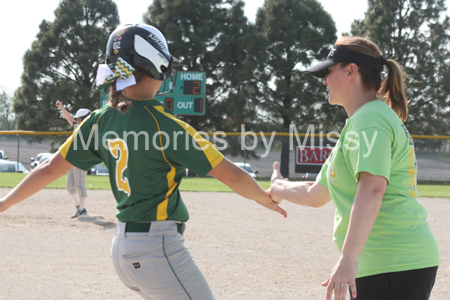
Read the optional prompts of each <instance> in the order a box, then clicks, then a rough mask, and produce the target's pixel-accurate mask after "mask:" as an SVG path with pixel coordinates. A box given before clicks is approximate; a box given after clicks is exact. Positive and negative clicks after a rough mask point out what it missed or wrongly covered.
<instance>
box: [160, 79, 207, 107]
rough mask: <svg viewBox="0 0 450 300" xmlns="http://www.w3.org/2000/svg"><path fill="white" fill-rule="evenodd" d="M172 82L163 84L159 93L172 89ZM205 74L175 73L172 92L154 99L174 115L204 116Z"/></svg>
mask: <svg viewBox="0 0 450 300" xmlns="http://www.w3.org/2000/svg"><path fill="white" fill-rule="evenodd" d="M172 85H173V82H170V81H167V83H166V87H165V89H164V90H162V89H163V88H164V82H163V83H162V85H161V89H160V90H159V93H162V92H165V91H168V90H170V89H171V88H172ZM205 96H206V72H193V71H192V72H190V71H179V72H177V79H176V82H175V87H174V89H173V91H172V92H170V93H169V94H166V95H162V96H156V97H155V99H156V100H158V101H159V102H161V103H162V104H164V105H165V106H166V107H167V108H169V109H170V110H171V111H173V113H174V114H176V115H201V116H203V115H205V102H206V99H205Z"/></svg>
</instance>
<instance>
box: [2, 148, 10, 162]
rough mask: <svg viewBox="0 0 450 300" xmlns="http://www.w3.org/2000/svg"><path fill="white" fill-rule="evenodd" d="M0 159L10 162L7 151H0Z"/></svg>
mask: <svg viewBox="0 0 450 300" xmlns="http://www.w3.org/2000/svg"><path fill="white" fill-rule="evenodd" d="M0 159H2V160H8V159H9V158H8V156H5V151H3V150H0Z"/></svg>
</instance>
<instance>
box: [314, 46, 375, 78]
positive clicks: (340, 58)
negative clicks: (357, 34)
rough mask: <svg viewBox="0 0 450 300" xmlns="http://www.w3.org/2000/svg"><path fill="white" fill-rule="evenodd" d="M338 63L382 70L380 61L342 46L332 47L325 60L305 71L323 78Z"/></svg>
mask: <svg viewBox="0 0 450 300" xmlns="http://www.w3.org/2000/svg"><path fill="white" fill-rule="evenodd" d="M340 62H344V63H355V64H357V65H358V66H360V67H367V68H371V69H375V70H378V71H381V69H382V68H383V65H382V59H381V58H377V57H374V56H370V55H367V54H363V53H361V52H358V51H354V50H350V49H348V48H346V47H342V46H334V47H333V48H332V49H331V51H330V53H329V54H328V56H327V59H326V60H325V61H323V62H320V63H318V64H316V65H314V66H312V67H310V68H309V69H308V70H307V71H308V72H310V73H311V74H313V75H314V76H316V77H319V78H325V76H326V75H327V73H328V68H329V67H332V66H334V65H336V64H338V63H340Z"/></svg>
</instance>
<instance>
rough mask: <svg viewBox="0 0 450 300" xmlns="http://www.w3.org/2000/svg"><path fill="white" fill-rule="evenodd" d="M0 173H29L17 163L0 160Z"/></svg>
mask: <svg viewBox="0 0 450 300" xmlns="http://www.w3.org/2000/svg"><path fill="white" fill-rule="evenodd" d="M0 172H5V173H25V174H28V173H30V171H28V170H27V169H25V167H24V166H23V165H22V164H21V163H20V162H19V163H18V162H16V161H9V160H0Z"/></svg>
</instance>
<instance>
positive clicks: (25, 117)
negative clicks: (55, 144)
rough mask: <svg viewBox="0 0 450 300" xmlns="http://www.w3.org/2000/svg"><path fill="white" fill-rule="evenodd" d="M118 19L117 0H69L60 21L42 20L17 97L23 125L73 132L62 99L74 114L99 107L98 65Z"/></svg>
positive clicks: (26, 59) (60, 8) (58, 16)
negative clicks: (58, 104)
mask: <svg viewBox="0 0 450 300" xmlns="http://www.w3.org/2000/svg"><path fill="white" fill-rule="evenodd" d="M118 23H119V18H118V13H117V6H116V4H115V3H114V2H113V1H112V0H63V1H61V2H60V4H59V6H58V8H57V9H56V10H55V20H54V21H53V22H49V21H46V20H43V21H42V22H41V24H40V25H39V33H38V34H37V36H36V40H35V41H34V42H33V43H32V45H31V48H30V49H29V50H27V52H26V53H25V55H24V57H23V63H24V70H23V73H22V78H21V82H22V83H21V86H20V87H19V88H18V89H17V90H16V92H15V95H14V99H13V102H14V111H15V113H16V115H17V120H18V129H21V130H43V131H45V130H56V129H61V127H64V129H66V130H67V129H68V127H67V126H68V125H67V122H66V121H65V120H64V118H63V117H62V115H61V113H60V110H59V109H58V108H57V107H56V106H55V102H56V99H60V100H61V102H62V103H63V105H65V106H66V109H67V110H68V111H69V112H70V113H72V114H75V112H76V111H77V110H78V109H79V108H82V107H83V108H88V109H90V110H94V109H96V108H98V107H99V102H100V101H99V97H100V96H99V95H94V96H91V95H90V93H91V90H92V87H93V84H94V82H95V76H96V71H97V67H98V64H99V63H102V62H103V61H104V60H105V49H106V47H105V45H106V41H107V40H108V37H109V34H110V33H111V32H112V31H113V30H114V29H115V28H116V27H117V25H118Z"/></svg>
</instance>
